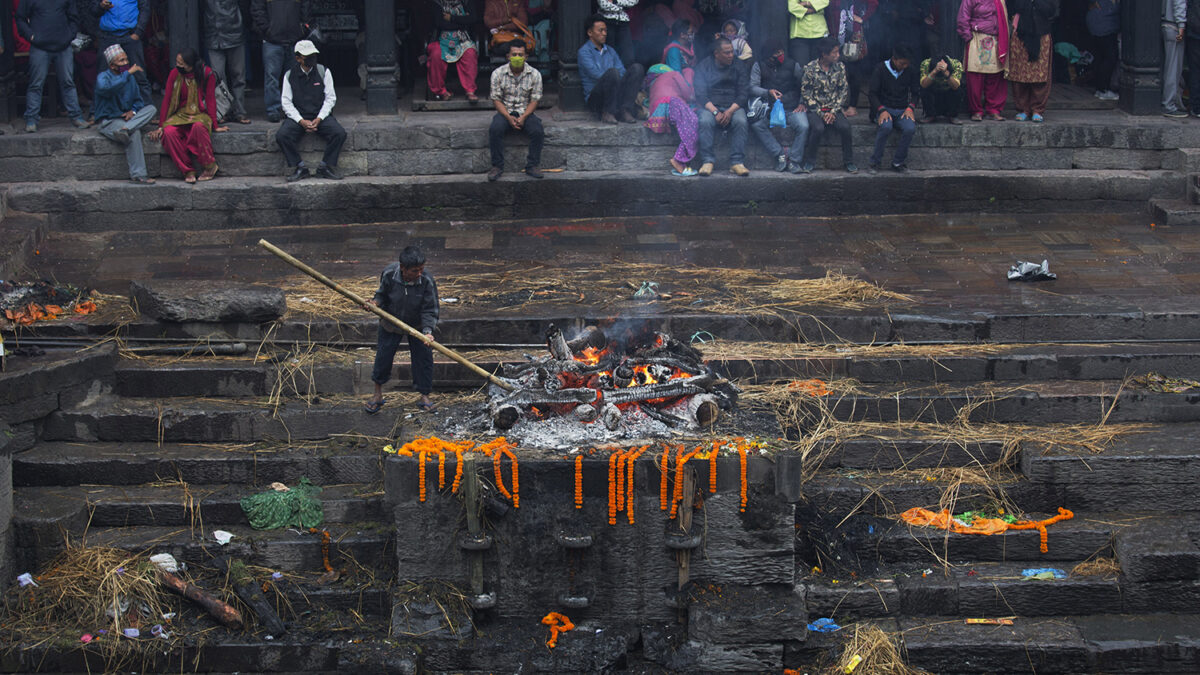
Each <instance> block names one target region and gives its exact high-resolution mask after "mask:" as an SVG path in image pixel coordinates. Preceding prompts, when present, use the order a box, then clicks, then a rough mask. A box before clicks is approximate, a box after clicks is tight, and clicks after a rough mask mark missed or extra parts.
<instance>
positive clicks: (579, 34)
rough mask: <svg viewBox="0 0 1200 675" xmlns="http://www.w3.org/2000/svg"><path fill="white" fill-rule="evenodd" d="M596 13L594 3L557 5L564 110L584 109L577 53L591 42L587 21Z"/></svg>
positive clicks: (574, 0)
mask: <svg viewBox="0 0 1200 675" xmlns="http://www.w3.org/2000/svg"><path fill="white" fill-rule="evenodd" d="M591 13H592V3H591V2H590V0H560V1H559V2H558V3H556V4H555V23H554V30H555V31H556V32H557V33H558V92H559V93H558V95H559V106H560V107H561V108H562V109H563V110H583V103H584V102H583V84H582V81H581V80H580V79H579V64H578V63H577V62H576V59H575V54H576V52H578V51H579V47H580V46H581V45H582V44H583V42H584V40H587V35H586V34H585V32H584V25H583V24H584V22H585V21H587V18H588V16H589V15H591Z"/></svg>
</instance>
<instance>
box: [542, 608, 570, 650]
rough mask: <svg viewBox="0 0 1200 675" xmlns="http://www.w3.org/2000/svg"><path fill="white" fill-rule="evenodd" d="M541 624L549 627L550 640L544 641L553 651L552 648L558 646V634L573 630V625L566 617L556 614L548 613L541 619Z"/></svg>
mask: <svg viewBox="0 0 1200 675" xmlns="http://www.w3.org/2000/svg"><path fill="white" fill-rule="evenodd" d="M542 623H543V624H545V625H547V626H549V627H550V639H549V640H546V646H547V647H549V648H550V649H554V646H555V645H557V644H558V635H559V633H566V632H568V631H572V630H575V624H573V623H571V620H570V619H568V618H567V617H566V615H564V614H559V613H558V612H550V613H549V614H547V615H546V616H544V617H542Z"/></svg>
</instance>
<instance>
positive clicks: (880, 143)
mask: <svg viewBox="0 0 1200 675" xmlns="http://www.w3.org/2000/svg"><path fill="white" fill-rule="evenodd" d="M884 111H886V112H887V114H889V115H891V116H892V119H890V120H888V121H886V122H884V123H883V124H880V125H878V128H877V129H876V130H875V152H872V153H871V164H872V165H874V166H879V163H880V162H881V161H883V147H884V146H885V145H887V140H888V136H891V135H892V130H893V129H899V130H900V142H899V143H897V144H896V152H895V153H893V154H892V166H899V165H901V164H903V163H904V160H906V159H908V146H910V145H912V139H913V135H915V134H916V133H917V122H916V121H915V120H910V119H905V118H904V117H901V115H903V114H904V111H903V110H901V109H899V108H884V109H883V110H881V111H879V112H880V113H882V112H884Z"/></svg>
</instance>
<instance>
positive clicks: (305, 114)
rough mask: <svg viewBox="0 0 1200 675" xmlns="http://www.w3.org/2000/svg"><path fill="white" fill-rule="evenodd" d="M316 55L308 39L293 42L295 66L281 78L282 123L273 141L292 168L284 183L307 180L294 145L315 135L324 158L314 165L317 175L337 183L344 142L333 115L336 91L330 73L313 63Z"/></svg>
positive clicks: (343, 135)
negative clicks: (301, 139)
mask: <svg viewBox="0 0 1200 675" xmlns="http://www.w3.org/2000/svg"><path fill="white" fill-rule="evenodd" d="M319 54H320V52H319V51H317V46H316V45H314V44H313V43H312V41H311V40H301V41H299V42H297V43H296V48H295V55H296V63H295V64H293V65H292V67H291V69H290V70H288V73H287V75H285V76H284V78H283V91H282V93H281V101H282V105H283V115H284V120H283V123H282V124H280V125H279V131H277V132H275V142H276V143H278V144H279V149H280V150H282V151H283V157H284V159H286V160H287V165H288V167H290V168H292V169H294V170H293V172H292V174H291V175H290V176H288V179H287V180H288V182H289V183H294V182H296V181H298V180H303V179H305V178H308V176H309V173H308V166H306V165H305V164H304V160H303V159H301V158H300V152H299V150H297V149H296V145H297V144H298V143H299V142H300V137H301V136H303V135H304V134H306V133H307V134H314V133H315V134H316V135H318V136H320V137H321V138H323V139H325V156H324V157H322V158H321V163H320V164H318V165H317V176H318V177H320V178H328V179H330V180H341V179H342V176H341V174H339V173H338V172H337V163H338V156H339V155H340V154H341V152H342V144H343V143H345V142H346V130H345V129H343V128H342V125H341V124H340V123H338V121H337V119H336V118H335V117H334V116H333V106H334V104H336V103H337V92H335V91H334V90H333V73H331V72H329V69H328V68H326V67H325V66H322V65H320V64H318V63H317V57H318V55H319Z"/></svg>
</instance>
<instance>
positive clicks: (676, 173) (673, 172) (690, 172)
mask: <svg viewBox="0 0 1200 675" xmlns="http://www.w3.org/2000/svg"><path fill="white" fill-rule="evenodd" d="M671 175H672V176H679V177H680V178H691V177H692V176H695V175H696V170H695V169H693V168H692V167H690V166H689V167H687V168H686V169H684V170H683V171H680V170H679V169H671Z"/></svg>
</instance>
